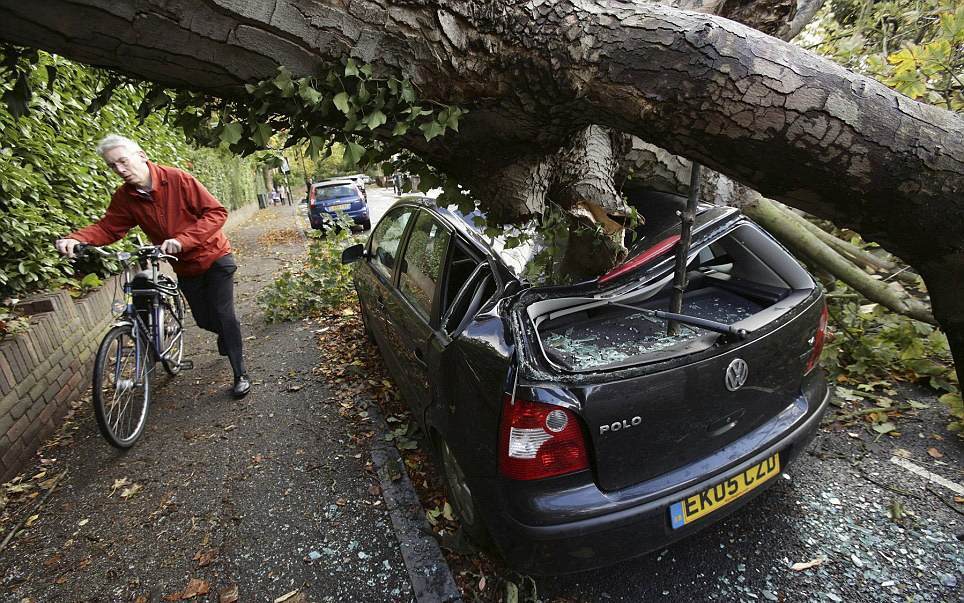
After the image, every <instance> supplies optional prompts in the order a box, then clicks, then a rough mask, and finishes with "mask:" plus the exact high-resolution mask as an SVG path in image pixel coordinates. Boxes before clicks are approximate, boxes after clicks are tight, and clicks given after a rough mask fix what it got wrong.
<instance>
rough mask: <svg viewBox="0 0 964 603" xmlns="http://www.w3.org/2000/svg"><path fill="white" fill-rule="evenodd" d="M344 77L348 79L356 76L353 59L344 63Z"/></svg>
mask: <svg viewBox="0 0 964 603" xmlns="http://www.w3.org/2000/svg"><path fill="white" fill-rule="evenodd" d="M345 75H346V76H348V77H353V76H357V75H358V65H357V64H356V63H355V59H348V62H347V63H345Z"/></svg>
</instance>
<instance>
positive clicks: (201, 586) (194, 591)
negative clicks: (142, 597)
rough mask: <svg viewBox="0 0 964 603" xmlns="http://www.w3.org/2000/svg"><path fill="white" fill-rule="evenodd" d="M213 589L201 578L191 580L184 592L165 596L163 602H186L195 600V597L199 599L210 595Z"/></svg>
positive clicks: (162, 598)
mask: <svg viewBox="0 0 964 603" xmlns="http://www.w3.org/2000/svg"><path fill="white" fill-rule="evenodd" d="M210 589H211V587H210V585H208V583H207V581H206V580H201V579H200V578H191V579H190V580H189V581H188V583H187V586H185V587H184V590H182V591H181V592H177V593H171V594H169V595H164V596H163V597H161V600H162V601H186V600H188V599H193V598H194V597H199V596H201V595H206V594H208V591H209V590H210Z"/></svg>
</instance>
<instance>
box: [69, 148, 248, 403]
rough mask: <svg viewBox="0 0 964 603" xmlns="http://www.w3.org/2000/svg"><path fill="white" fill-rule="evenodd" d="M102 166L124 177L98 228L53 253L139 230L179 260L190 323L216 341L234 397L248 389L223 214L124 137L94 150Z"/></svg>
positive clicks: (207, 196) (189, 182)
mask: <svg viewBox="0 0 964 603" xmlns="http://www.w3.org/2000/svg"><path fill="white" fill-rule="evenodd" d="M97 153H98V154H100V156H101V157H102V158H103V159H104V162H106V163H107V166H108V167H109V168H111V169H112V170H114V172H115V173H116V174H117V175H118V176H120V177H121V178H123V179H124V185H123V186H121V187H120V188H118V189H117V190H116V191H114V195H113V196H112V197H111V202H110V205H109V206H108V207H107V213H106V214H105V215H104V217H103V218H101V219H100V220H99V221H98V222H96V223H94V224H91V225H90V226H87V227H86V228H81V229H80V230H78V231H76V232H73V233H71V234H69V235H67V236H66V237H64V238H62V239H58V240H57V243H56V245H57V250H58V251H59V252H60V253H62V254H64V255H66V256H68V257H73V255H74V248H75V247H76V246H77V245H78V244H79V243H87V244H90V245H96V246H102V245H109V244H111V243H113V242H115V241H118V240H120V239H121V238H123V237H124V235H126V234H127V232H128V231H129V230H130V229H131V228H133V227H135V226H140V227H141V229H142V230H143V231H144V232H145V233H146V234H147V236H148V237H149V238H150V240H151V242H152V243H153V244H155V245H160V247H161V251H163V252H164V253H168V254H171V255H174V256H177V258H178V261H177V262H173V267H174V272H175V273H177V276H178V283H179V284H180V286H181V290H182V291H183V292H184V296H185V297H186V298H187V302H188V305H190V306H191V313H192V314H193V315H194V320H195V322H197V325H198V326H199V327H201V328H202V329H205V330H207V331H211V332H212V333H216V334H217V335H218V352H220V353H221V355H222V356H227V357H228V360H229V361H230V362H231V368H232V369H233V371H234V385H233V387H232V389H231V392H232V394H233V395H234V396H235V397H237V398H241V397H243V396H245V395H247V393H248V391H250V389H251V381H250V379H249V378H248V375H247V372H246V371H245V368H244V358H243V356H242V349H241V323H240V322H239V321H238V318H237V316H236V315H235V313H234V272H235V271H236V270H237V269H238V266H237V264H236V263H235V261H234V255H233V254H232V253H231V245H230V244H229V243H228V239H227V237H225V236H224V233H223V232H221V227H222V226H223V225H224V222H225V221H226V220H227V217H228V211H227V210H226V209H225V208H224V206H222V205H221V204H220V203H218V201H217V199H215V198H214V197H213V196H212V195H211V193H209V192H208V190H207V189H206V188H204V185H202V184H201V183H200V182H198V181H197V179H196V178H194V176H191V175H190V174H188V173H187V172H184V171H181V170H179V169H177V168H173V167H166V166H162V165H157V164H155V163H152V162H150V161H148V159H147V154H146V153H144V151H143V150H142V149H141V147H140V145H138V144H137V143H136V142H134V141H133V140H131V139H129V138H124V137H123V136H116V135H111V136H107V137H106V138H104V139H103V140H101V141H100V143H99V144H98V145H97Z"/></svg>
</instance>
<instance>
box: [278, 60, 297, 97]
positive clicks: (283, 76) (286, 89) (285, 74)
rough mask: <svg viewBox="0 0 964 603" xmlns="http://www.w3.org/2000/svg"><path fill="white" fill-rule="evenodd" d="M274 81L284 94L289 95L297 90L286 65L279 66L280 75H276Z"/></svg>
mask: <svg viewBox="0 0 964 603" xmlns="http://www.w3.org/2000/svg"><path fill="white" fill-rule="evenodd" d="M273 83H274V85H275V87H276V88H277V89H278V90H280V91H281V94H282V96H285V97H289V96H291V95H293V94H294V92H295V84H294V82H292V81H291V72H290V71H288V70H287V69H286V68H284V67H279V68H278V75H276V76H275V78H274V82H273Z"/></svg>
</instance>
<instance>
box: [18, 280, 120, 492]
mask: <svg viewBox="0 0 964 603" xmlns="http://www.w3.org/2000/svg"><path fill="white" fill-rule="evenodd" d="M115 282H117V278H116V277H115V278H114V279H111V280H109V281H107V282H106V283H105V285H104V286H103V287H101V288H100V289H99V290H98V291H95V292H94V293H92V294H90V295H88V296H87V297H86V298H84V299H83V300H79V301H74V300H73V299H71V297H70V296H69V295H67V294H66V293H63V292H60V293H57V294H55V295H53V296H50V297H48V298H47V299H49V301H51V302H52V303H53V306H54V311H53V312H45V313H43V314H39V315H36V316H33V317H31V325H30V330H28V331H27V332H25V333H21V334H20V335H18V336H16V337H12V338H8V339H6V340H4V341H3V342H2V343H0V434H2V435H0V471H2V473H0V481H7V480H9V479H10V478H12V477H14V476H15V475H17V473H19V472H20V470H21V468H22V467H23V466H24V464H25V463H26V461H28V460H29V459H30V457H32V456H33V453H34V452H36V450H37V448H39V447H40V445H41V444H42V443H43V442H44V440H45V439H46V438H47V437H49V436H50V434H52V433H53V432H54V431H55V430H56V429H57V427H59V426H60V423H61V421H62V420H63V418H64V415H65V414H66V413H67V407H68V404H69V403H70V402H71V401H73V400H75V399H77V398H79V397H80V396H81V395H83V393H84V392H85V391H86V390H87V388H88V387H90V380H91V368H92V366H93V355H94V353H96V351H97V345H98V344H99V343H100V340H101V338H102V337H103V336H104V332H105V331H106V330H107V327H108V326H110V323H111V320H112V314H111V304H112V303H113V301H114V283H115Z"/></svg>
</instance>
